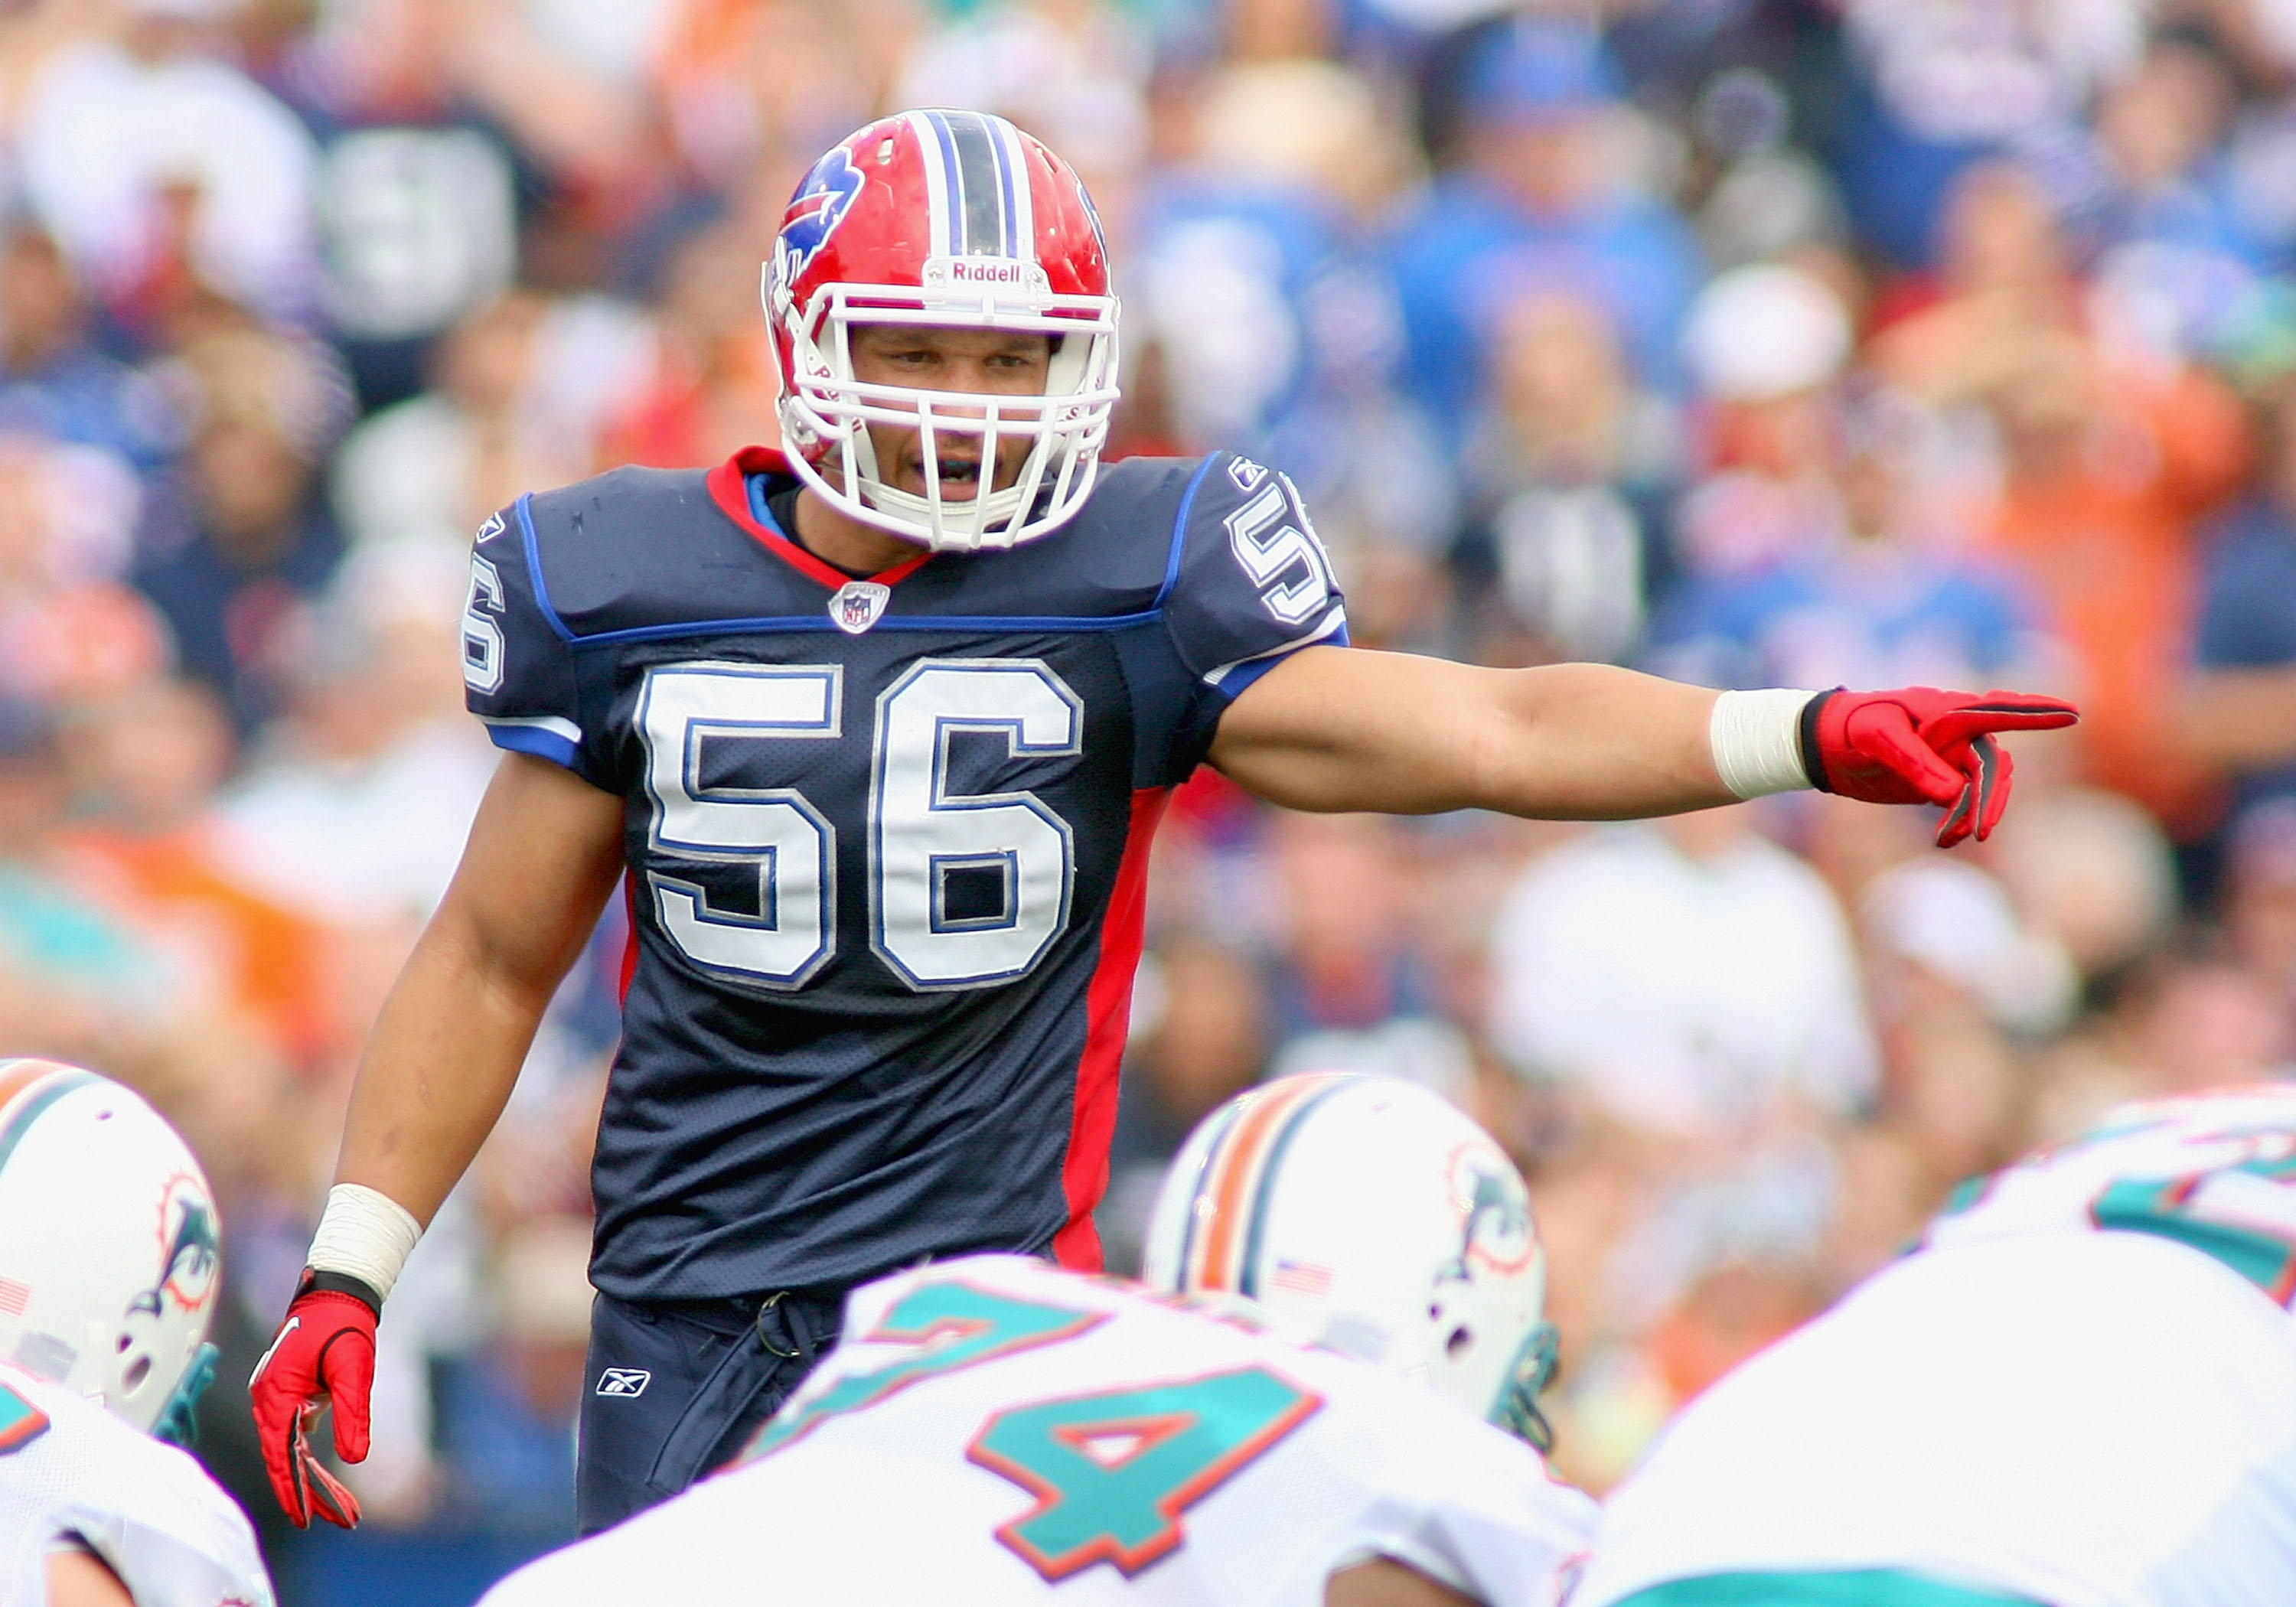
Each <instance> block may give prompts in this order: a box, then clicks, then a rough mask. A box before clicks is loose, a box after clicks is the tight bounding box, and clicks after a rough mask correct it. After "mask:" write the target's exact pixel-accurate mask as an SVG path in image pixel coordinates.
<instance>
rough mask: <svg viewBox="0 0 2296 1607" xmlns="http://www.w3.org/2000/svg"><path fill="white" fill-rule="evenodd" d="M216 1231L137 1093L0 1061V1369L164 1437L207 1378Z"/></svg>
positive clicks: (184, 1154) (190, 1170)
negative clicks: (58, 1387)
mask: <svg viewBox="0 0 2296 1607" xmlns="http://www.w3.org/2000/svg"><path fill="white" fill-rule="evenodd" d="M218 1226H219V1225H218V1223H217V1216H216V1206H215V1194H214V1193H213V1191H211V1190H210V1189H209V1187H208V1180H207V1177H206V1175H205V1174H204V1173H203V1172H201V1170H200V1163H199V1162H198V1161H197V1160H194V1159H193V1156H192V1152H191V1151H190V1149H189V1148H187V1147H186V1146H185V1144H184V1141H183V1139H182V1138H180V1137H178V1136H176V1130H175V1128H173V1127H169V1126H168V1123H167V1122H166V1121H165V1120H164V1119H162V1118H161V1117H160V1113H159V1112H158V1111H154V1110H153V1109H152V1107H151V1106H150V1105H148V1104H145V1103H143V1100H142V1099H141V1098H139V1097H138V1096H137V1095H135V1094H134V1093H133V1092H131V1091H130V1090H128V1089H127V1088H124V1087H122V1086H120V1085H119V1084H118V1083H116V1082H112V1081H111V1080H110V1079H109V1078H102V1077H98V1076H97V1075H96V1074H95V1073H94V1072H93V1071H84V1070H80V1069H79V1068H78V1067H77V1066H67V1065H62V1064H61V1063H59V1062H55V1061H45V1060H0V1361H6V1362H12V1363H13V1364H14V1365H17V1366H19V1367H21V1368H23V1369H24V1370H25V1371H26V1372H28V1373H35V1374H37V1375H38V1376H39V1377H42V1378H46V1379H51V1380H53V1381H54V1382H58V1383H61V1384H62V1385H64V1386H65V1387H66V1388H68V1389H70V1390H77V1391H78V1392H79V1393H80V1394H82V1395H85V1396H87V1397H89V1398H92V1399H94V1400H98V1401H100V1402H102V1404H103V1405H104V1406H106V1407H108V1408H109V1409H110V1410H111V1412H112V1414H114V1415H116V1416H119V1417H121V1418H124V1419H126V1420H127V1422H128V1423H133V1424H134V1425H135V1427H137V1428H139V1429H142V1430H143V1431H146V1432H153V1431H161V1430H165V1429H168V1428H171V1427H174V1426H176V1420H177V1419H180V1418H183V1417H186V1416H187V1415H188V1413H189V1409H190V1400H189V1398H190V1397H191V1396H193V1395H195V1394H196V1392H197V1390H198V1389H199V1387H200V1386H201V1384H202V1383H203V1382H205V1374H206V1373H208V1372H209V1371H210V1370H211V1367H212V1362H211V1360H210V1359H209V1358H210V1357H211V1355H212V1353H211V1352H209V1351H208V1350H207V1347H206V1346H205V1344H204V1341H205V1340H206V1338H207V1332H208V1323H209V1319H210V1318H212V1317H213V1316H214V1315H215V1303H216V1298H217V1289H218V1288H219V1286H220V1278H219V1274H220V1271H221V1263H220V1259H219V1257H218V1246H217V1232H218Z"/></svg>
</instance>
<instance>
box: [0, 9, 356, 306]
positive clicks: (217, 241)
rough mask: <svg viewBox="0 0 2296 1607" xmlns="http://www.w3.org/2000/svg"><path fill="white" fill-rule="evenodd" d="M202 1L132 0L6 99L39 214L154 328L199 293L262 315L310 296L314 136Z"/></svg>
mask: <svg viewBox="0 0 2296 1607" xmlns="http://www.w3.org/2000/svg"><path fill="white" fill-rule="evenodd" d="M202 9H203V8H201V7H196V6H186V5H184V4H174V3H171V0H130V3H129V4H125V5H123V6H121V7H119V14H118V16H117V20H116V25H107V24H110V21H111V20H109V19H107V24H99V25H98V27H96V28H95V29H90V30H89V31H87V32H85V33H83V34H81V35H79V36H78V37H75V38H72V39H70V41H69V42H67V43H64V44H63V45H61V47H60V48H57V49H55V50H54V51H53V52H52V53H50V54H48V55H47V56H46V58H45V60H44V61H41V62H40V63H39V64H38V65H37V69H36V70H34V71H33V73H32V74H31V76H30V78H29V82H28V83H26V84H25V85H24V86H23V89H22V93H21V100H19V101H16V102H14V105H13V106H12V115H13V116H14V117H15V119H17V120H16V125H15V127H16V138H17V142H18V144H17V151H18V157H19V161H20V163H21V174H22V178H23V186H24V193H25V196H26V199H27V201H29V204H30V207H31V209H32V212H33V214H34V216H35V217H37V218H38V220H39V222H40V225H41V226H42V227H43V228H45V230H46V231H47V233H48V234H50V235H52V236H53V238H54V240H55V241H56V242H57V244H58V245H60V246H61V248H62V250H63V252H64V255H65V257H66V258H68V259H69V260H70V262H71V264H72V265H73V266H74V268H75V269H76V270H77V271H78V273H79V274H80V275H83V276H84V278H85V279H86V282H87V283H90V284H92V285H94V286H95V287H96V288H97V290H98V292H99V293H100V294H101V295H102V297H103V299H105V301H106V302H107V303H109V304H110V305H111V307H113V308H114V309H115V310H116V311H118V312H119V313H120V314H121V315H123V316H125V317H126V318H127V320H128V321H129V322H130V323H131V324H135V325H136V326H137V327H139V328H143V329H146V330H153V331H156V330H158V329H160V328H161V327H162V326H163V325H164V324H166V323H167V321H168V319H169V318H171V317H172V316H174V315H175V314H176V313H177V312H178V311H180V310H181V309H182V308H183V307H184V305H185V303H186V301H187V300H188V299H193V298H195V297H197V296H198V295H200V294H201V293H203V292H204V293H212V294H217V295H220V296H222V297H225V298H226V299H229V300H231V301H233V302H234V303H236V304H237V305H239V306H241V307H245V308H248V309H250V310H251V311H253V312H255V313H257V314H258V315H260V316H266V317H286V318H293V317H297V316H304V315H307V314H308V313H309V311H310V310H311V309H312V307H313V305H314V303H315V301H316V289H317V286H316V269H317V262H316V252H315V250H314V241H313V227H312V214H311V181H312V161H313V155H314V152H313V147H312V143H311V139H310V136H309V135H307V133H305V132H304V130H303V127H302V126H301V125H300V124H299V123H298V122H297V121H296V120H295V118H294V115H293V114H292V113H291V112H290V111H288V110H287V109H286V108H285V107H284V106H283V105H281V104H280V103H279V102H278V101H277V100H275V99H274V98H273V97H272V96H271V94H269V93H267V92H266V90H264V89H263V88H262V87H261V86H258V85H257V84H256V83H255V82H254V81H253V80H252V79H250V78H248V77H247V76H246V74H244V73H243V72H242V71H241V70H239V69H238V68H236V67H235V66H234V65H232V63H231V62H230V61H229V60H228V58H227V55H226V54H225V43H224V41H223V40H222V39H221V38H220V37H219V35H218V31H217V29H216V28H215V27H214V25H213V18H212V13H211V12H210V14H209V15H202V14H201V12H202Z"/></svg>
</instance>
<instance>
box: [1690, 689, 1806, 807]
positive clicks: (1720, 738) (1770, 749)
mask: <svg viewBox="0 0 2296 1607" xmlns="http://www.w3.org/2000/svg"><path fill="white" fill-rule="evenodd" d="M1816 695H1817V694H1816V693H1814V692H1797V691H1793V690H1792V689H1790V688H1789V689H1784V690H1772V691H1767V692H1726V693H1723V694H1722V695H1721V696H1720V697H1718V698H1717V699H1715V700H1714V717H1713V718H1712V719H1711V720H1710V721H1708V722H1707V726H1706V741H1707V745H1708V746H1709V747H1710V748H1711V749H1712V750H1713V751H1714V768H1715V770H1716V771H1717V772H1718V774H1719V775H1721V777H1722V784H1723V785H1724V786H1726V787H1727V788H1729V789H1730V791H1733V792H1734V793H1736V794H1737V795H1738V796H1739V797H1740V798H1760V797H1762V796H1763V795H1765V794H1766V793H1770V792H1792V791H1795V790H1796V789H1798V788H1801V787H1807V786H1808V785H1809V784H1810V779H1809V773H1808V771H1807V770H1805V769H1803V768H1802V762H1801V711H1802V708H1803V706H1804V705H1805V704H1807V703H1808V701H1810V699H1812V698H1814V697H1816Z"/></svg>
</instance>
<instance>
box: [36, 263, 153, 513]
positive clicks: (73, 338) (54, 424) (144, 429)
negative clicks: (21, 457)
mask: <svg viewBox="0 0 2296 1607" xmlns="http://www.w3.org/2000/svg"><path fill="white" fill-rule="evenodd" d="M93 324H94V319H93V315H92V312H91V309H90V308H89V307H88V304H87V301H86V298H85V297H84V296H83V295H82V294H81V291H80V285H79V282H78V277H77V276H76V275H74V273H73V271H72V268H71V265H70V263H68V262H66V261H65V260H64V257H63V253H62V252H61V251H60V250H57V249H56V243H55V242H54V241H53V239H51V238H50V237H49V236H48V235H47V234H45V233H43V232H42V231H41V230H40V229H39V228H38V227H37V226H36V225H29V224H24V223H19V224H18V225H16V226H15V227H13V228H12V229H10V230H9V231H8V232H7V234H6V236H5V238H4V240H0V430H13V431H22V432H24V433H27V434H37V435H42V436H46V437H50V438H52V439H56V440H62V441H77V442H84V443H86V444H87V445H90V446H97V447H109V448H110V449H111V450H112V451H114V452H116V453H119V455H121V456H123V457H124V458H126V459H127V461H128V462H130V463H133V464H134V465H135V467H136V468H137V469H139V470H143V471H149V470H151V469H152V468H153V467H155V466H156V465H157V464H158V463H160V461H161V459H162V458H164V457H165V456H166V455H167V454H168V450H169V449H170V448H171V447H172V446H173V445H174V437H175V434H176V428H175V425H176V421H175V420H174V419H173V417H172V416H171V415H170V414H169V410H168V406H167V405H166V402H165V399H164V398H163V397H162V396H161V394H160V388H159V387H158V386H156V385H154V384H152V382H151V381H150V380H149V379H148V378H146V377H144V376H143V375H140V374H138V373H135V371H134V370H133V369H131V368H129V367H127V365H125V364H123V363H121V362H119V360H118V358H117V357H112V356H110V355H108V354H106V353H105V352H104V351H102V349H101V348H100V347H99V344H98V341H97V340H96V336H95V332H94V327H93Z"/></svg>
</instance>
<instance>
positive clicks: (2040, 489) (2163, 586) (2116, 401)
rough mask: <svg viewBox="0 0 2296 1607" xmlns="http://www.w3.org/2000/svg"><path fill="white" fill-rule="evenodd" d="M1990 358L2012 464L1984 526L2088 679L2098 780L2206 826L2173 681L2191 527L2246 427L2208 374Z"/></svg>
mask: <svg viewBox="0 0 2296 1607" xmlns="http://www.w3.org/2000/svg"><path fill="white" fill-rule="evenodd" d="M2003 344H2004V347H2005V349H2004V350H2002V351H2000V352H1997V354H1995V356H1994V357H1992V358H1991V359H1990V360H1991V361H1992V362H1993V363H1995V364H1997V365H1999V368H2000V369H2001V370H2002V371H2003V372H2002V374H2001V378H2000V379H1999V380H1998V381H1997V382H1996V383H1994V384H1993V385H1992V386H1991V387H1990V389H1989V400H1990V403H1991V406H1992V412H1993V415H1994V417H1995V419H1996V420H1997V422H1998V425H1999V428H2000V431H2001V438H2002V441H2003V446H2004V448H2005V457H2006V468H2007V473H2006V476H2005V483H2004V485H2003V488H2002V492H2001V497H2000V501H1999V504H1997V507H1996V509H1995V511H1994V512H1993V514H1992V516H1991V518H1990V520H1989V528H1988V529H1987V530H1986V532H1985V543H1986V545H1987V546H1988V548H1989V550H1990V551H1992V552H1993V553H1997V554H1998V555H1999V557H2000V558H2001V559H2002V560H2003V561H2004V562H2007V563H2009V564H2011V565H2013V567H2014V568H2015V569H2016V570H2017V571H2018V572H2019V573H2020V575H2021V577H2022V579H2023V582H2024V584H2025V585H2026V586H2027V587H2029V588H2030V591H2031V593H2032V594H2034V595H2035V596H2036V597H2037V598H2038V600H2039V602H2040V604H2041V606H2042V608H2043V610H2044V617H2045V619H2046V625H2047V627H2048V629H2049V630H2050V632H2051V634H2052V635H2055V636H2056V637H2057V638H2058V639H2059V640H2060V641H2062V643H2063V644H2065V645H2066V647H2067V648H2068V649H2069V650H2070V651H2071V654H2072V657H2073V660H2074V665H2075V671H2076V674H2077V676H2078V677H2079V693H2077V694H2076V695H2078V696H2079V699H2080V701H2081V711H2082V716H2081V717H2082V726H2081V730H2080V734H2079V735H2080V743H2081V748H2082V750H2083V751H2084V752H2085V753H2086V755H2087V774H2088V775H2090V776H2091V777H2092V778H2094V779H2095V780H2096V781H2098V782H2100V783H2103V784H2104V785H2107V786H2111V787H2114V788H2117V789H2119V790H2120V791H2125V792H2127V793H2128V795H2129V796H2130V797H2132V798H2135V799H2138V800H2139V801H2140V802H2142V803H2144V805H2145V806H2146V807H2147V808H2151V809H2152V810H2153V812H2154V813H2156V814H2157V815H2159V816H2161V818H2162V819H2163V820H2164V821H2166V822H2168V823H2169V825H2170V827H2171V829H2172V830H2175V831H2177V832H2181V833H2185V834H2187V835H2189V834H2191V833H2193V832H2197V831H2199V830H2202V829H2204V828H2205V827H2206V825H2207V824H2209V818H2210V798H2209V793H2208V790H2207V781H2208V778H2207V775H2206V774H2205V772H2204V771H2202V769H2201V768H2200V767H2199V766H2198V765H2197V763H2196V762H2195V761H2194V760H2193V759H2191V758H2185V757H2184V755H2185V753H2186V751H2187V750H2186V749H2185V743H2184V742H2183V740H2182V738H2181V735H2180V734H2179V730H2178V726H2179V724H2180V722H2179V720H2178V717H2177V710H2176V708H2175V701H2174V696H2173V693H2172V688H2173V687H2174V686H2175V685H2177V678H2178V676H2179V674H2180V672H2181V670H2182V668H2183V660H2184V658H2185V648H2184V644H2185V632H2186V631H2187V630H2188V629H2189V628H2190V622H2191V620H2192V618H2193V612H2194V605H2195V602H2196V598H2195V595H2194V593H2195V584H2196V580H2197V571H2198V568H2199V555H2198V553H2197V551H2196V547H2195V542H2194V525H2195V523H2196V522H2197V521H2199V520H2200V519H2201V518H2202V517H2203V516H2204V515H2205V514H2207V513H2208V512H2210V509H2211V508H2213V507H2214V506H2215V505H2216V504H2218V503H2220V502H2222V501H2223V500H2224V499H2225V498H2226V496H2229V495H2230V494H2231V493H2232V492H2233V491H2234V490H2235V489H2236V488H2237V487H2238V486H2239V484H2240V479H2241V475H2242V472H2243V469H2244V467H2245V464H2246V457H2247V432H2246V426H2245V423H2244V421H2243V417H2242V414H2241V411H2240V408H2239V406H2238V405H2237V404H2236V403H2235V401H2234V400H2233V399H2232V398H2231V396H2230V395H2229V394H2228V393H2227V392H2226V391H2225V390H2224V389H2223V388H2222V387H2221V386H2219V385H2218V384H2217V383H2216V382H2214V381H2211V380H2209V379H2208V378H2206V377H2204V376H2203V375H2202V374H2199V373H2194V372H2190V371H2186V372H2181V373H2176V372H2172V373H2167V374H2159V373H2150V372H2143V371H2138V372H2130V371H2128V370H2127V369H2125V368H2116V367H2113V366H2109V365H2108V364H2107V363H2106V361H2105V360H2104V359H2103V357H2101V356H2100V355H2099V354H2098V353H2097V352H2096V350H2095V348H2092V347H2090V346H2088V345H2086V344H2084V343H2082V342H2081V341H2079V340H2077V339H2075V338H2074V337H2072V336H2071V335H2069V334H2063V333H2053V332H2046V331H2043V332H2027V333H2025V334H2023V335H2021V336H2019V337H2012V338H2006V339H2005V340H2004V343H2003Z"/></svg>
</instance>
